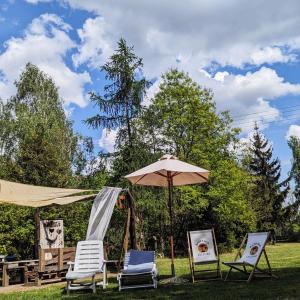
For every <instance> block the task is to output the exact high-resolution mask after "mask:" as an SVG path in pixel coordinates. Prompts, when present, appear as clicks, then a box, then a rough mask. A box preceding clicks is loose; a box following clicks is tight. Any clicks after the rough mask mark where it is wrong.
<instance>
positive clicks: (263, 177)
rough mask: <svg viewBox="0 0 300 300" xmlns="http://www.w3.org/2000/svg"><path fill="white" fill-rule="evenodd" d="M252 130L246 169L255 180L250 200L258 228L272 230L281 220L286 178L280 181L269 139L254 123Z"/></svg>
mask: <svg viewBox="0 0 300 300" xmlns="http://www.w3.org/2000/svg"><path fill="white" fill-rule="evenodd" d="M254 130H255V131H254V135H253V138H252V140H251V143H252V145H251V147H250V161H249V170H250V173H251V174H252V175H253V180H254V189H253V198H252V203H253V208H254V209H255V211H256V215H257V229H258V230H270V231H271V232H273V233H274V232H275V229H276V228H278V227H279V226H280V225H282V222H283V220H284V214H285V208H284V201H285V199H286V197H287V195H288V192H289V189H290V188H289V185H288V179H287V180H284V181H282V182H280V175H281V174H280V172H281V166H280V161H279V160H278V158H276V159H273V148H272V146H271V145H270V143H269V141H268V139H267V138H266V137H265V136H264V135H263V134H262V133H261V132H260V131H259V128H258V126H257V125H255V128H254Z"/></svg>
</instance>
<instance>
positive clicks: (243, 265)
mask: <svg viewBox="0 0 300 300" xmlns="http://www.w3.org/2000/svg"><path fill="white" fill-rule="evenodd" d="M269 235H270V234H269V233H268V232H256V233H248V234H246V235H245V237H244V239H243V241H242V244H241V246H240V248H239V250H238V252H237V254H236V256H235V259H234V261H233V262H223V264H224V265H226V266H228V267H229V268H230V269H229V271H228V273H227V275H226V277H225V281H226V280H227V279H228V277H229V275H230V273H231V271H232V269H234V270H237V271H240V272H242V273H244V274H246V275H249V276H248V279H246V280H237V281H246V282H247V283H249V282H250V281H251V279H252V278H253V277H269V278H271V277H273V278H277V276H275V275H274V274H273V273H272V269H271V265H270V262H269V259H268V256H267V252H266V249H265V247H266V244H267V242H268V240H269ZM246 240H247V244H246V247H245V249H244V252H243V254H242V250H243V248H244V245H245V242H246ZM262 254H264V256H265V259H266V262H267V266H268V270H267V271H263V270H262V269H260V268H258V263H259V260H260V257H261V255H262ZM247 267H248V268H251V269H252V270H251V272H248V271H247Z"/></svg>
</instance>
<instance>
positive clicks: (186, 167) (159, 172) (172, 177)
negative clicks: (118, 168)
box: [125, 154, 209, 278]
mask: <svg viewBox="0 0 300 300" xmlns="http://www.w3.org/2000/svg"><path fill="white" fill-rule="evenodd" d="M208 175H209V171H208V170H205V169H202V168H199V167H196V166H194V165H191V164H188V163H185V162H183V161H180V160H179V159H178V158H177V157H175V156H173V155H169V154H166V155H164V156H162V157H161V158H160V159H159V160H158V161H157V162H155V163H153V164H151V165H149V166H147V167H144V168H142V169H140V170H138V171H135V172H133V173H131V174H129V175H126V176H125V178H127V179H128V180H129V181H130V182H131V183H132V184H140V185H148V186H149V185H150V186H161V187H168V190H169V203H168V205H169V214H170V248H171V272H172V275H173V277H174V278H175V266H174V241H173V212H172V187H173V186H180V185H186V184H196V183H204V182H207V180H208Z"/></svg>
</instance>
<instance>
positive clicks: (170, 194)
mask: <svg viewBox="0 0 300 300" xmlns="http://www.w3.org/2000/svg"><path fill="white" fill-rule="evenodd" d="M167 177H168V192H169V203H168V204H169V205H168V206H169V214H170V248H171V273H172V277H175V276H176V274H175V265H174V238H173V210H172V202H173V199H172V188H173V178H172V175H171V172H170V171H168V172H167Z"/></svg>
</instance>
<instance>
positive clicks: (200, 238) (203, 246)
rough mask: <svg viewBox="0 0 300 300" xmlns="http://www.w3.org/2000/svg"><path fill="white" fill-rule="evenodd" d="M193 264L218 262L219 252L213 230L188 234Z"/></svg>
mask: <svg viewBox="0 0 300 300" xmlns="http://www.w3.org/2000/svg"><path fill="white" fill-rule="evenodd" d="M188 235H189V239H190V241H189V242H190V248H191V252H192V258H193V263H205V262H207V261H215V260H218V250H217V245H216V241H215V236H214V231H213V229H207V230H197V231H189V232H188Z"/></svg>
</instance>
